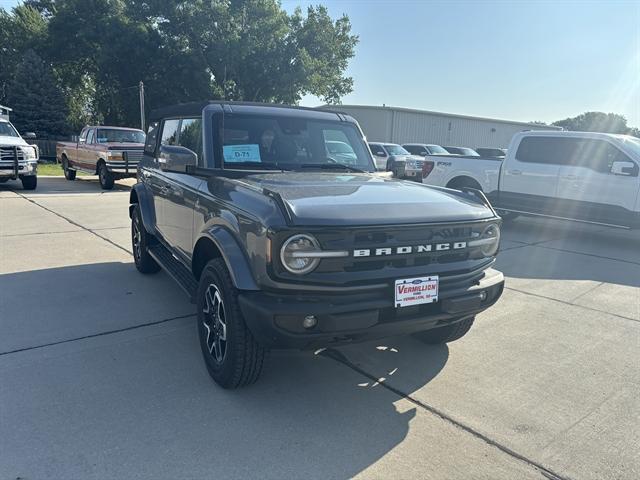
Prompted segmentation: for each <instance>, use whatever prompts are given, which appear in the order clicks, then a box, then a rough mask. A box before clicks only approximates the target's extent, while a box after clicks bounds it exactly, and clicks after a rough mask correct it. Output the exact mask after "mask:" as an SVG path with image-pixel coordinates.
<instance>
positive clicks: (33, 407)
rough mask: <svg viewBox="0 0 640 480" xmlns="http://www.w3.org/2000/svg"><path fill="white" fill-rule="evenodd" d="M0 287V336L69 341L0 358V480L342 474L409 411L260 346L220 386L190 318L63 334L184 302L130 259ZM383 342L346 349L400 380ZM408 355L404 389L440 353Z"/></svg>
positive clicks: (394, 436)
mask: <svg viewBox="0 0 640 480" xmlns="http://www.w3.org/2000/svg"><path fill="white" fill-rule="evenodd" d="M47 286H48V288H49V289H50V291H49V293H47V294H46V295H43V293H42V289H43V288H46V287H47ZM63 286H66V287H67V288H63ZM70 287H72V288H70ZM0 292H2V293H1V294H0V295H1V297H0V298H1V300H2V301H1V302H0V305H2V310H3V314H2V315H0V336H2V337H4V338H5V339H6V338H7V336H8V337H9V338H13V339H14V341H18V343H19V344H23V345H24V343H23V342H24V341H25V340H26V339H29V338H31V339H32V338H33V333H34V332H38V331H39V330H42V329H44V330H45V331H46V332H48V334H49V336H50V337H51V338H54V339H56V340H64V339H65V338H66V339H69V340H72V341H69V342H65V343H63V344H58V345H54V346H50V347H46V348H37V349H34V350H30V351H24V352H20V353H12V354H7V355H3V356H0V384H2V385H3V388H2V389H0V404H1V405H3V408H2V412H1V413H0V416H1V418H0V420H1V422H2V423H3V425H4V426H5V427H6V428H7V429H8V431H11V432H13V434H12V439H11V442H5V446H4V447H3V448H2V449H0V464H1V465H3V471H4V473H10V475H9V476H10V477H11V478H16V477H24V478H44V477H48V478H88V477H91V478H93V477H95V476H97V477H110V478H126V477H127V475H128V473H130V472H131V471H140V468H141V464H144V465H145V475H146V476H147V478H205V477H206V478H229V477H232V478H246V477H248V476H255V474H256V472H261V475H260V476H261V478H323V479H324V478H350V477H353V476H354V475H356V474H358V473H359V472H361V471H363V470H365V469H366V468H367V467H369V466H371V465H372V464H374V463H376V462H377V461H378V460H380V459H381V458H383V457H384V456H385V455H386V454H388V453H389V452H390V451H392V450H393V449H394V448H395V447H397V446H398V445H399V444H401V443H402V442H403V440H404V439H405V437H406V436H407V434H408V432H409V428H410V422H411V420H412V419H413V418H414V417H415V415H416V408H415V407H414V406H413V405H411V404H408V403H403V404H398V403H397V402H398V401H399V400H400V397H398V396H397V395H395V394H393V393H392V392H390V391H389V390H387V389H385V388H382V387H381V386H380V385H379V384H377V383H376V381H373V380H372V379H370V378H367V377H365V376H363V375H361V374H359V373H358V372H357V371H355V370H354V369H353V368H348V367H347V366H345V365H342V364H340V363H338V362H336V361H334V360H331V359H328V358H325V357H323V356H322V355H314V354H313V353H312V352H296V351H279V352H278V351H276V352H272V354H271V358H270V359H269V361H268V362H267V366H266V370H265V372H264V374H263V377H262V378H261V379H260V381H259V382H258V383H257V384H256V385H253V386H251V387H248V388H245V389H241V390H236V391H225V390H222V389H221V388H219V387H218V386H216V385H215V384H214V383H213V382H212V380H211V379H210V377H209V376H208V374H207V372H206V368H205V367H204V364H203V361H202V358H201V353H200V349H199V347H198V342H197V337H196V335H197V334H196V325H195V320H194V317H190V318H180V319H178V320H176V321H172V322H167V323H163V324H160V325H150V326H148V327H142V328H138V329H135V330H126V331H121V332H117V333H113V334H109V335H103V336H99V337H93V338H88V339H81V340H73V339H74V338H79V337H82V336H84V335H87V334H96V333H99V332H101V331H108V330H110V329H112V328H115V327H126V326H127V325H129V326H130V325H135V324H142V323H145V322H152V321H154V320H158V319H161V318H167V317H170V316H171V315H172V314H173V313H172V312H170V311H169V310H175V311H179V312H183V311H184V310H185V307H187V306H188V303H187V302H186V300H175V299H174V293H176V292H178V287H176V286H175V285H173V283H172V282H171V281H170V280H169V279H168V278H167V277H166V275H163V274H160V275H156V276H151V277H144V276H141V275H138V274H137V273H136V272H135V271H134V269H133V267H132V266H131V265H130V264H117V263H115V262H114V263H107V264H94V265H79V266H75V267H74V266H70V267H63V268H54V269H48V270H41V271H32V272H22V273H15V274H6V275H2V276H0ZM20 292H31V294H27V293H25V294H21V293H20ZM33 292H40V293H39V295H36V296H33V295H32V293H33ZM178 293H179V294H180V295H182V294H181V293H180V292H178ZM29 296H31V297H30V299H29ZM172 299H174V300H173V301H172ZM14 302H16V303H15V305H18V303H17V302H20V303H19V308H18V306H16V307H12V305H14ZM61 332H63V335H64V336H61V334H60V333H61ZM46 339H47V338H44V337H43V338H39V339H38V342H42V341H45V340H46ZM394 342H395V341H385V340H382V341H379V342H372V343H371V342H370V343H368V344H366V345H363V346H358V347H357V348H360V347H362V350H363V351H364V352H365V354H366V355H370V356H376V357H379V359H380V361H379V362H378V365H381V366H382V367H381V369H380V377H383V376H387V377H390V376H393V375H405V373H406V372H405V371H404V370H398V367H397V361H398V349H397V348H396V347H394V345H395V343H394ZM352 348H356V347H355V346H353V347H352ZM411 355H412V359H413V361H414V362H420V363H421V364H422V365H423V366H424V368H420V369H417V371H418V372H419V374H418V375H416V374H415V372H414V373H413V377H412V378H411V379H410V381H411V384H412V388H414V389H416V390H417V389H419V388H420V387H422V386H424V385H425V384H427V383H428V382H429V381H430V380H431V379H433V378H434V377H435V376H436V375H437V374H438V373H439V372H440V371H441V369H442V368H443V366H444V365H445V363H446V362H447V359H448V350H447V348H446V347H426V346H425V348H424V349H421V350H420V351H417V352H411ZM408 380H409V379H407V378H405V379H404V381H405V382H406V381H408ZM382 381H384V380H383V379H382ZM35 441H37V448H33V445H34V442H35ZM424 448H425V449H428V448H429V445H424Z"/></svg>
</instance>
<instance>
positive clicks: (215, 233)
mask: <svg viewBox="0 0 640 480" xmlns="http://www.w3.org/2000/svg"><path fill="white" fill-rule="evenodd" d="M203 239H208V240H211V241H212V242H213V244H214V245H215V246H216V248H217V249H218V252H220V256H221V257H222V259H223V260H224V263H225V264H226V265H227V269H228V270H229V274H230V275H231V280H232V282H233V286H234V287H236V288H237V289H238V290H260V288H259V287H258V285H257V283H256V281H255V279H254V277H253V273H252V270H251V266H250V265H249V260H248V259H247V256H246V255H245V254H244V250H243V249H242V248H241V247H240V244H239V243H238V241H237V240H236V239H235V237H234V236H233V235H232V234H231V232H229V230H227V229H226V228H224V227H221V226H215V227H213V228H211V229H210V230H208V231H206V232H205V233H204V234H202V235H201V236H200V238H198V241H197V242H196V244H195V248H194V255H193V260H192V261H193V262H197V261H198V259H197V258H196V251H197V246H198V243H200V241H201V240H203ZM194 267H195V265H194ZM194 272H195V270H194Z"/></svg>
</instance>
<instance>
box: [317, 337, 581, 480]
mask: <svg viewBox="0 0 640 480" xmlns="http://www.w3.org/2000/svg"><path fill="white" fill-rule="evenodd" d="M320 355H322V356H324V357H326V358H330V359H332V360H334V361H336V362H338V363H341V364H343V365H344V366H345V367H347V368H350V369H352V370H354V371H355V372H357V373H359V374H360V375H363V376H365V377H367V378H368V379H369V380H372V381H374V382H378V384H379V385H380V386H382V387H383V388H386V389H387V390H389V391H390V392H392V393H394V394H395V395H397V396H399V397H400V398H403V399H405V400H408V401H409V402H411V403H413V404H414V405H416V406H418V407H420V408H422V409H423V410H426V411H428V412H429V413H431V414H433V415H435V416H437V417H439V418H441V419H442V420H444V421H445V422H447V423H449V424H451V425H453V426H455V427H457V428H459V429H461V430H463V431H465V432H467V433H469V434H470V435H472V436H473V437H475V438H477V439H479V440H482V441H483V442H485V443H486V444H488V445H491V446H492V447H494V448H497V449H498V450H500V451H501V452H503V453H505V454H507V455H509V456H510V457H512V458H514V459H516V460H519V461H521V462H523V463H525V464H527V465H528V466H530V467H532V468H534V469H536V470H537V471H539V472H540V473H541V474H542V475H544V476H545V477H547V478H549V479H550V480H571V477H567V476H564V475H560V474H558V473H556V472H554V471H553V470H551V469H549V468H547V467H545V466H544V465H542V464H540V463H538V462H536V461H534V460H531V459H530V458H528V457H526V456H524V455H523V454H521V453H518V452H516V451H515V450H512V449H511V448H509V447H507V446H506V445H503V444H501V443H500V442H498V441H497V440H493V439H492V438H490V437H488V436H487V435H485V434H483V433H481V432H479V431H478V430H475V429H474V428H473V427H470V426H469V425H466V424H464V423H462V422H461V421H460V420H456V419H455V418H453V417H452V416H450V415H448V414H446V413H444V412H443V411H441V410H439V409H437V408H436V407H433V406H431V405H429V404H427V403H424V402H422V401H421V400H418V399H416V398H413V397H412V396H411V395H410V394H407V393H405V392H403V391H402V390H400V389H398V388H396V387H393V386H391V385H389V384H388V383H387V382H380V379H379V378H378V377H376V376H375V375H371V374H370V373H369V372H367V371H366V370H364V369H362V368H361V367H359V366H357V365H355V364H354V363H353V362H351V361H350V360H349V359H348V358H347V357H346V356H345V355H343V354H342V353H341V352H339V351H337V350H334V349H332V348H328V349H326V350H323V351H322V352H321V353H320Z"/></svg>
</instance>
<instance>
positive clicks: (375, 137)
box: [323, 105, 562, 148]
mask: <svg viewBox="0 0 640 480" xmlns="http://www.w3.org/2000/svg"><path fill="white" fill-rule="evenodd" d="M323 108H327V109H331V110H335V111H339V112H344V113H346V114H348V115H351V116H352V117H354V118H355V119H356V120H358V123H360V126H361V127H362V130H363V131H364V134H365V135H366V136H367V140H369V141H375V142H392V143H435V144H437V145H447V146H456V147H469V148H479V147H495V148H507V147H508V146H509V142H510V141H511V137H513V135H514V134H516V133H518V132H521V131H523V130H562V128H560V127H553V126H546V125H536V124H533V123H525V122H511V121H508V120H495V119H491V118H481V117H469V116H466V115H456V114H451V113H440V112H430V111H426V110H412V109H409V108H397V107H387V106H382V107H377V106H367V105H326V106H325V107H323Z"/></svg>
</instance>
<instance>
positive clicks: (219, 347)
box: [202, 284, 227, 364]
mask: <svg viewBox="0 0 640 480" xmlns="http://www.w3.org/2000/svg"><path fill="white" fill-rule="evenodd" d="M204 297H205V302H204V306H203V307H202V313H203V314H204V319H203V321H202V325H203V326H204V328H205V330H206V332H207V338H206V343H207V350H208V351H209V354H210V355H211V356H212V357H213V359H214V360H215V361H216V363H218V364H221V363H222V362H223V361H224V358H225V356H226V353H227V323H226V318H225V311H224V302H223V301H222V295H221V294H220V290H219V289H218V287H216V286H215V285H214V284H210V285H209V286H208V287H207V291H206V292H205V294H204Z"/></svg>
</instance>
